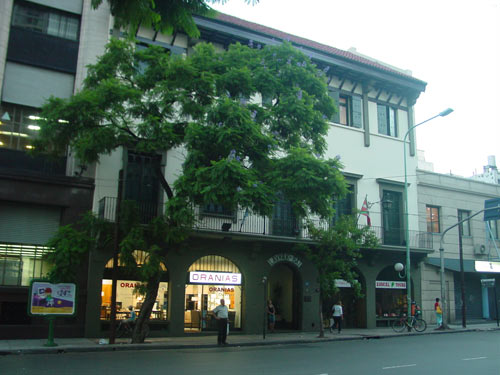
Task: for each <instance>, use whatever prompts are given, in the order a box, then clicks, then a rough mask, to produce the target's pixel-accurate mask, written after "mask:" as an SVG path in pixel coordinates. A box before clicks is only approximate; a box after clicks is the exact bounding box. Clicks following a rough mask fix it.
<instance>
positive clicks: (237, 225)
mask: <svg viewBox="0 0 500 375" xmlns="http://www.w3.org/2000/svg"><path fill="white" fill-rule="evenodd" d="M141 204H142V203H139V210H140V212H141V222H142V223H147V222H149V221H151V219H152V218H153V217H154V216H155V215H156V211H154V210H152V206H151V205H150V206H148V205H143V206H141ZM115 208H116V198H111V197H106V198H103V199H101V200H100V201H99V217H101V218H103V219H106V220H110V221H114V220H115ZM155 208H157V206H155ZM141 210H142V211H141ZM194 214H195V223H194V227H193V229H194V230H196V231H200V232H212V233H213V232H215V233H217V232H218V233H228V234H229V233H231V234H240V233H241V234H246V235H253V236H269V237H279V238H283V239H285V238H288V239H293V240H297V239H301V240H310V239H311V235H310V233H309V230H308V229H307V226H306V220H305V219H299V220H290V219H286V218H284V219H279V218H269V217H265V216H259V215H254V214H252V213H249V212H248V211H244V210H238V211H236V212H226V213H224V214H217V213H212V212H206V211H205V210H203V208H200V207H196V208H195V209H194ZM148 220H149V221H148ZM312 222H313V224H314V226H316V227H317V228H324V229H326V228H327V227H328V225H329V224H328V221H326V220H319V219H316V220H312ZM371 230H372V231H373V233H374V234H375V235H376V236H377V238H378V239H379V240H380V243H381V244H382V245H387V246H398V247H403V246H405V243H404V237H402V238H403V240H401V241H400V242H398V243H395V242H394V238H395V237H394V235H393V234H394V232H396V231H395V230H394V229H393V230H392V231H391V232H390V233H389V234H390V235H388V231H387V230H386V231H384V228H382V227H373V226H372V227H371ZM397 232H398V233H403V230H402V229H398V230H397ZM409 238H410V247H412V248H419V249H432V248H433V247H432V246H433V242H432V239H433V237H432V235H431V233H427V232H419V231H410V236H409Z"/></svg>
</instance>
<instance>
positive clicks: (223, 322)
mask: <svg viewBox="0 0 500 375" xmlns="http://www.w3.org/2000/svg"><path fill="white" fill-rule="evenodd" d="M213 313H214V315H215V319H217V325H218V329H219V333H218V335H217V345H227V342H226V338H227V318H228V315H229V310H228V308H227V306H226V304H225V301H224V299H221V300H220V305H219V306H217V307H216V308H215V309H214V311H213Z"/></svg>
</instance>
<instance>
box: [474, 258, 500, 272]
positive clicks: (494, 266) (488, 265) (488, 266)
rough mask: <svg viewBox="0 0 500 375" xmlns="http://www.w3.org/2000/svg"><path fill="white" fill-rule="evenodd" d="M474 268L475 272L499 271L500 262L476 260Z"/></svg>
mask: <svg viewBox="0 0 500 375" xmlns="http://www.w3.org/2000/svg"><path fill="white" fill-rule="evenodd" d="M475 268H476V271H477V272H500V262H486V261H479V260H476V262H475Z"/></svg>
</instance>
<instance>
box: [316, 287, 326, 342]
mask: <svg viewBox="0 0 500 375" xmlns="http://www.w3.org/2000/svg"><path fill="white" fill-rule="evenodd" d="M318 337H319V338H323V337H325V330H324V328H323V301H322V299H321V293H320V296H319V336H318Z"/></svg>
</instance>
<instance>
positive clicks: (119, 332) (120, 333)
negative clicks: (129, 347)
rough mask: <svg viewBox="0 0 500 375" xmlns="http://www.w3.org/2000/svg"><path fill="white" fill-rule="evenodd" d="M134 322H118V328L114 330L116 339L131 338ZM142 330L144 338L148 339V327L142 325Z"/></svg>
mask: <svg viewBox="0 0 500 375" xmlns="http://www.w3.org/2000/svg"><path fill="white" fill-rule="evenodd" d="M134 327H135V322H127V323H125V322H123V321H122V322H120V324H119V325H118V328H117V329H116V337H128V338H130V337H132V333H133V332H134ZM143 330H144V332H145V335H144V337H148V335H149V326H148V325H147V324H144V326H143Z"/></svg>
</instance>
